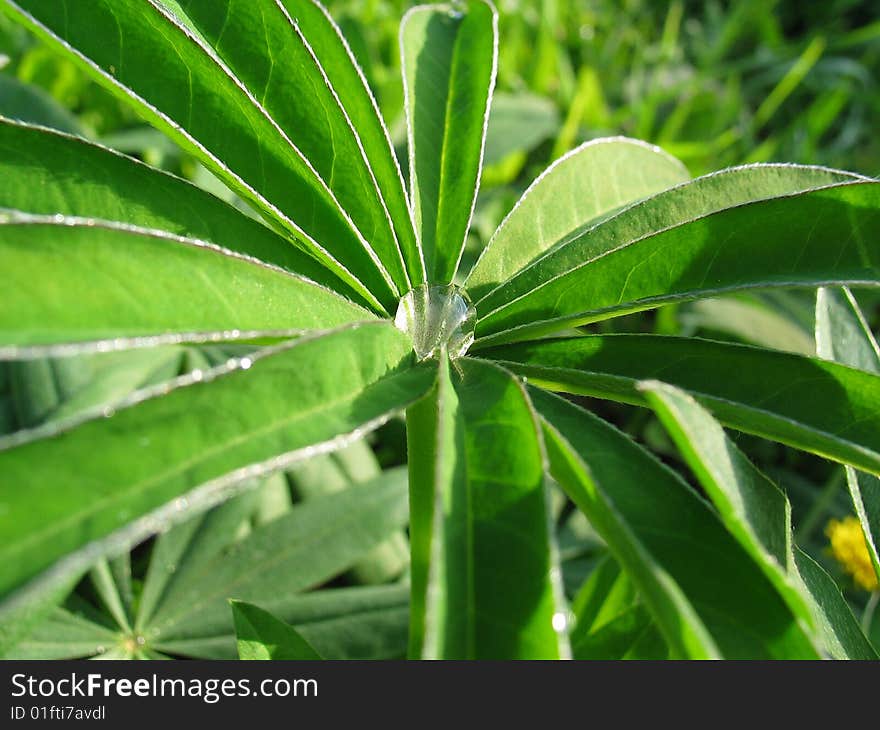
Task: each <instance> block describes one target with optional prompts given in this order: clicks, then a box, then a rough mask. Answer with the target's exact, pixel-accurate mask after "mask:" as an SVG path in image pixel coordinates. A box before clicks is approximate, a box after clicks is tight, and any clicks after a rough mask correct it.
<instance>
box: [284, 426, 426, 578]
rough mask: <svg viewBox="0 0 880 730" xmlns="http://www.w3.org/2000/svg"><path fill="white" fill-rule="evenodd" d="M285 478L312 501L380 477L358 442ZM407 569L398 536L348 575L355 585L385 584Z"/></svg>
mask: <svg viewBox="0 0 880 730" xmlns="http://www.w3.org/2000/svg"><path fill="white" fill-rule="evenodd" d="M289 474H290V475H291V478H292V481H293V490H294V492H295V493H296V494H297V495H298V496H299V497H301V498H303V499H312V498H314V497H319V496H322V495H325V494H333V493H335V492H339V491H341V490H343V489H346V488H347V487H350V486H351V485H353V484H359V483H362V482H365V481H368V480H370V479H373V478H375V477H377V476H379V474H381V467H380V465H379V462H378V460H377V459H376V457H375V455H374V454H373V450H372V449H371V448H370V446H369V445H368V444H367V443H366V442H364V441H358V442H356V443H354V444H352V445H351V446H348V447H346V448H344V449H340V450H339V451H337V452H334V453H332V454H324V455H321V456H316V457H314V458H312V459H308V460H307V461H303V462H300V463H298V464H294V465H293V466H292V467H291V469H290V471H289ZM408 565H409V543H408V542H407V540H406V535H404V533H402V532H400V533H397V534H395V535H392V536H391V538H390V539H389V540H388V541H387V542H384V543H382V544H381V545H379V546H378V547H377V548H376V549H375V550H374V551H372V552H371V553H370V554H369V555H367V556H366V557H364V559H363V560H362V561H360V562H358V563H357V565H355V566H354V568H353V569H352V571H351V572H352V577H353V578H354V580H355V582H357V583H361V584H363V583H368V584H369V583H385V582H387V581H389V580H393V579H394V578H397V577H399V576H400V574H401V573H403V571H404V570H405V569H406V568H407V567H408Z"/></svg>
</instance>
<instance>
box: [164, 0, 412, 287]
mask: <svg viewBox="0 0 880 730" xmlns="http://www.w3.org/2000/svg"><path fill="white" fill-rule="evenodd" d="M179 4H180V7H181V9H182V10H183V11H184V12H185V13H186V15H187V17H188V18H189V20H191V21H192V23H193V24H194V25H195V27H196V28H197V29H198V31H199V33H200V34H201V36H202V37H203V38H204V39H205V40H206V41H207V42H208V43H209V44H210V45H211V47H212V48H213V49H214V50H215V51H216V53H217V54H218V56H219V57H220V58H221V59H222V60H223V62H224V63H225V64H226V65H227V66H228V68H229V70H230V71H231V72H232V73H234V74H235V76H236V77H237V78H238V79H239V80H240V81H241V82H242V83H243V84H244V86H245V87H246V88H247V90H248V91H249V92H250V93H251V94H252V95H253V97H254V98H255V99H258V100H259V102H258V103H259V105H260V106H261V107H262V108H263V109H264V110H265V112H266V113H267V114H268V115H269V116H271V118H272V119H273V120H274V121H275V123H277V125H278V127H280V129H281V130H282V131H283V133H284V135H285V136H286V137H287V138H288V139H290V140H291V141H292V142H293V144H295V145H296V146H297V148H298V149H299V150H300V151H301V152H302V154H303V156H304V158H305V159H306V160H307V161H308V162H309V164H310V165H311V166H312V167H313V168H314V172H315V173H316V174H317V175H318V176H319V177H320V178H321V179H322V180H324V181H325V182H326V183H327V186H328V187H329V189H330V190H331V191H332V193H333V194H334V195H335V197H336V199H337V200H338V202H339V205H340V206H341V208H342V209H343V210H344V211H346V212H347V213H348V214H349V215H350V216H351V219H352V222H353V223H354V225H355V226H357V229H358V230H359V231H360V232H361V233H362V234H363V237H364V238H365V240H366V241H367V242H368V243H369V245H370V246H371V247H372V248H373V250H374V251H375V252H376V255H377V256H378V257H379V259H380V260H381V262H382V264H383V266H384V268H385V269H386V270H387V271H388V273H389V275H390V277H391V279H392V280H393V281H394V283H395V285H396V287H397V289H398V290H399V292H400V293H405V292H406V291H408V290H409V289H410V288H411V286H410V281H409V276H408V274H407V271H406V265H405V264H404V260H403V247H402V245H400V243H399V241H398V240H397V233H396V230H397V229H400V230H403V231H406V227H407V226H408V227H409V232H408V236H409V239H408V240H409V243H410V252H413V251H414V233H413V229H412V223H411V220H410V218H409V216H408V214H407V212H406V208H405V207H403V208H401V207H400V206H399V203H400V202H401V201H404V202H405V198H403V195H402V193H403V186H402V182H401V178H400V176H399V175H393V176H392V177H390V178H389V177H386V178H385V179H383V183H385V184H386V185H388V184H389V183H390V185H391V186H392V189H394V188H396V193H397V195H396V198H395V201H396V202H397V203H398V207H397V208H396V210H395V213H396V214H397V221H396V223H397V225H396V226H395V225H394V222H392V217H391V214H390V212H389V210H388V207H387V205H386V203H385V198H384V195H383V193H382V190H381V189H380V186H379V182H378V180H377V177H376V175H375V173H374V172H373V169H372V166H371V163H370V157H369V156H368V155H367V151H366V147H365V145H364V143H363V141H362V140H361V137H360V133H359V129H358V127H357V126H356V125H355V124H354V121H353V119H352V118H351V117H350V116H349V115H348V113H347V111H346V107H345V103H344V102H343V99H342V98H341V97H340V96H339V94H338V93H337V91H336V89H335V88H334V85H333V83H332V81H331V79H330V77H329V74H330V73H331V72H332V71H331V70H332V69H334V68H335V67H345V66H348V67H349V68H351V66H352V62H351V59H350V57H349V56H348V54H347V53H345V49H344V46H343V45H342V44H341V43H340V41H339V38H338V36H337V35H336V33H335V32H334V28H333V25H332V21H328V19H327V17H326V16H325V15H324V14H323V13H322V12H321V10H320V8H319V7H318V6H317V5H316V4H315V3H313V2H311V0H299V1H294V0H288V2H287V3H286V5H287V7H285V4H282V3H280V2H253V0H180V3H179ZM301 17H302V18H303V19H305V20H306V21H308V24H307V27H302V26H301ZM312 30H315V31H318V33H319V35H316V40H323V41H324V43H323V44H322V47H321V48H319V49H317V50H316V49H314V48H313V47H312V45H311V36H310V33H309V31H312ZM318 51H321V53H320V54H319V53H318ZM334 76H335V77H336V78H337V79H339V78H341V77H342V76H343V72H342V70H341V69H340V70H337V71H336V72H335V74H334ZM347 76H348V78H346V79H345V80H346V81H348V84H347V86H346V88H345V90H346V91H347V92H348V94H347V99H346V101H348V102H349V104H351V102H352V96H353V95H355V94H357V95H359V96H360V97H363V98H360V99H357V101H359V102H360V103H359V104H356V105H355V106H357V107H358V108H359V109H360V110H362V115H361V116H364V114H363V112H364V111H366V112H367V113H368V114H369V116H367V117H366V118H367V119H369V121H371V122H372V125H370V126H371V127H372V128H373V129H372V131H374V132H375V131H379V132H380V140H379V141H380V146H379V147H378V148H377V147H375V146H373V148H372V150H373V153H374V156H375V155H376V154H378V155H380V156H381V157H382V158H383V161H384V162H386V167H392V169H393V166H388V165H387V163H388V161H389V160H388V159H387V158H389V157H390V155H391V151H390V147H389V145H388V143H387V141H386V140H385V139H382V138H381V122H380V123H379V124H378V125H377V124H376V122H377V119H378V118H377V116H376V113H375V111H374V110H373V109H372V106H371V103H370V99H369V96H368V93H369V92H368V91H367V89H366V87H365V86H364V84H363V83H362V82H361V81H360V79H358V78H357V72H356V71H350V73H349V74H347ZM352 76H354V78H351V77H352ZM305 100H307V103H303V102H304V101H305ZM369 112H372V113H371V114H370V113H369ZM376 126H378V127H379V129H378V130H376ZM295 220H296V219H295ZM414 263H418V260H416V261H414Z"/></svg>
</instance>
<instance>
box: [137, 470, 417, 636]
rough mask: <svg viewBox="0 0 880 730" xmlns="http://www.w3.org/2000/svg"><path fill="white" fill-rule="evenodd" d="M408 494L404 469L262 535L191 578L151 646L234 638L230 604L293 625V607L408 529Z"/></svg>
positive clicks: (155, 627)
mask: <svg viewBox="0 0 880 730" xmlns="http://www.w3.org/2000/svg"><path fill="white" fill-rule="evenodd" d="M406 493H407V486H406V471H405V470H404V469H396V470H392V471H389V472H387V473H385V474H383V475H382V476H380V477H378V478H376V479H373V480H371V481H370V482H369V483H367V484H364V485H357V486H354V487H350V488H349V489H346V490H345V491H343V492H337V493H336V494H331V495H328V496H326V497H319V498H317V499H312V500H308V501H307V502H302V503H300V504H298V505H296V506H295V507H294V508H293V509H291V511H290V512H289V513H288V514H286V515H284V516H283V517H279V518H278V519H276V520H273V521H272V522H268V523H266V524H265V525H261V526H260V527H258V528H256V529H254V530H253V531H252V532H251V533H250V534H249V535H248V536H247V537H246V538H244V539H243V540H241V541H239V542H236V543H235V544H233V545H231V546H230V547H229V548H228V549H226V550H224V551H223V552H221V553H217V554H215V555H214V556H213V557H212V558H211V559H210V560H205V561H202V562H201V564H200V565H199V566H198V567H194V568H193V569H192V570H189V571H188V574H187V576H186V579H185V581H181V582H180V583H178V586H177V588H176V590H175V591H174V593H173V595H169V597H168V599H167V600H166V601H165V602H164V603H163V604H162V606H161V607H160V608H159V609H158V610H157V611H156V612H155V613H154V615H153V617H152V619H151V621H150V624H149V628H148V629H147V634H148V636H149V637H150V641H151V644H152V645H153V646H155V647H156V648H158V649H159V650H161V651H168V650H169V645H170V642H179V641H181V640H191V639H194V638H202V637H211V636H216V635H218V634H224V633H225V634H228V633H230V632H231V631H232V622H231V618H232V617H231V616H230V614H229V607H228V605H227V603H226V601H227V599H229V598H235V599H240V600H244V601H249V602H255V603H259V604H262V605H263V606H265V607H266V610H269V611H271V612H272V613H274V614H275V615H278V616H282V617H285V618H286V616H285V611H284V610H283V609H284V605H283V604H284V602H285V600H290V599H291V598H293V597H295V596H297V594H301V593H303V592H304V591H306V590H308V589H311V588H314V587H316V586H319V585H321V584H323V583H325V582H327V581H329V580H331V579H332V578H334V577H336V576H338V575H339V574H340V573H342V572H343V571H345V570H347V569H349V568H350V567H351V566H352V565H354V564H355V563H356V562H357V561H358V560H359V559H361V558H363V556H364V554H365V553H366V552H367V551H369V550H371V549H372V548H374V547H375V546H376V545H378V544H379V543H381V542H382V541H383V540H385V539H386V538H387V537H388V535H390V534H391V533H393V532H394V531H395V530H398V529H400V528H401V527H402V526H403V525H404V524H405V523H406V519H407V494H406ZM279 607H280V608H281V610H279Z"/></svg>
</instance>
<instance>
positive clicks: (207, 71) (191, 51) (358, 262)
mask: <svg viewBox="0 0 880 730" xmlns="http://www.w3.org/2000/svg"><path fill="white" fill-rule="evenodd" d="M0 9H2V10H3V11H4V12H6V13H7V14H9V15H10V16H11V17H12V18H13V19H14V20H16V21H18V22H19V23H21V24H22V25H24V26H25V27H27V28H29V29H30V30H32V31H33V32H34V33H36V34H37V36H39V37H40V38H42V39H43V40H45V41H47V42H48V43H49V44H50V45H52V46H53V47H54V48H56V49H57V50H59V51H61V52H62V53H64V54H65V56H67V57H68V58H70V59H71V60H72V61H74V62H75V63H77V64H78V65H79V66H80V67H81V68H82V69H83V70H85V71H86V72H87V73H88V74H90V75H91V76H92V77H93V78H94V79H95V80H97V81H98V82H99V83H101V84H102V85H104V86H105V87H106V88H108V89H109V90H110V91H111V92H112V93H114V94H115V95H116V96H118V97H119V98H120V99H122V100H123V101H125V102H126V103H128V104H129V105H131V106H132V108H133V109H134V110H135V111H136V112H137V113H138V114H139V115H140V116H141V117H143V118H144V119H145V120H146V121H147V122H149V123H150V124H152V125H154V126H156V127H157V128H159V129H160V130H161V131H163V132H165V133H166V134H167V135H168V136H169V137H171V139H172V140H174V141H175V142H176V143H177V144H179V145H180V146H181V147H182V148H183V149H184V150H186V151H187V152H189V153H191V154H193V155H195V156H196V158H197V159H199V160H200V161H201V162H202V163H203V164H204V165H205V166H206V167H207V168H208V169H209V170H211V172H213V173H214V174H215V175H217V176H218V177H219V178H220V179H222V180H223V181H224V182H225V183H227V184H228V185H229V186H230V187H231V188H232V189H233V190H234V191H235V192H236V193H238V194H239V195H240V196H241V197H242V198H243V199H245V200H247V201H249V202H250V203H252V204H253V205H254V206H255V207H256V208H257V210H259V211H260V212H261V213H262V214H263V215H265V216H267V217H268V218H269V219H270V220H271V221H272V222H273V224H274V225H275V226H277V227H278V228H279V229H280V230H284V231H285V232H286V234H287V235H288V236H292V237H294V238H297V239H298V240H300V241H301V242H302V243H303V245H305V246H306V247H307V248H308V249H309V250H310V251H312V252H313V253H314V254H315V255H316V256H317V257H318V258H319V259H320V260H321V261H322V262H323V263H324V264H325V265H326V266H328V267H329V268H330V269H331V270H333V271H334V273H336V274H337V275H338V276H340V277H341V278H343V279H344V280H345V281H346V282H347V283H348V284H349V285H350V286H351V287H352V288H354V289H355V290H357V291H358V292H359V293H360V294H361V296H363V297H364V299H365V300H367V301H369V302H370V303H371V304H372V305H373V306H375V307H377V309H378V310H379V311H381V310H382V309H383V308H384V309H385V310H386V311H392V308H393V306H394V305H395V304H396V299H397V296H398V292H397V291H396V287H395V286H394V284H393V282H392V281H391V279H390V277H389V276H388V273H387V271H385V269H384V267H383V266H382V264H381V262H380V261H379V259H378V257H377V256H376V254H375V252H374V251H373V250H372V249H371V248H370V246H369V244H368V243H367V241H366V240H365V238H364V233H363V232H361V231H359V230H358V229H357V227H356V226H355V225H354V223H353V222H352V220H351V218H350V216H349V215H348V214H347V213H346V212H345V211H344V210H343V208H342V207H341V206H340V203H339V200H338V199H337V198H336V196H335V195H334V193H333V192H332V190H331V189H330V187H329V186H328V184H327V182H326V181H325V180H323V179H322V178H321V177H320V176H319V175H318V173H317V172H316V171H315V168H314V166H313V165H312V164H311V163H310V162H309V160H307V159H306V158H305V156H304V155H303V153H302V151H301V150H299V149H298V148H297V147H296V146H295V143H294V141H293V140H291V139H290V138H289V137H288V136H287V135H286V134H285V133H284V132H283V130H282V129H281V127H280V126H279V125H278V122H277V121H276V120H275V119H274V118H273V117H272V115H271V114H270V113H269V112H268V111H267V109H266V108H265V106H264V105H263V104H262V103H261V101H260V99H258V98H257V96H255V95H254V94H253V93H252V92H251V91H250V90H249V89H248V88H247V86H246V85H245V84H244V83H243V82H242V80H241V79H238V78H237V77H236V76H235V75H234V73H233V72H232V70H231V69H230V68H229V67H228V65H227V64H225V63H224V61H223V60H222V59H221V58H220V57H219V56H218V55H217V53H216V52H215V51H214V50H213V49H211V48H210V47H209V46H208V45H207V44H206V42H205V41H204V39H202V38H200V37H199V36H198V35H197V34H196V33H194V32H193V31H192V29H191V28H188V27H187V25H186V24H185V23H184V22H182V20H181V18H180V16H179V15H177V14H175V13H174V12H172V11H170V10H169V9H168V8H166V7H165V6H164V5H163V4H161V3H160V2H158V0H142V1H140V2H130V1H129V2H118V0H93V1H92V2H89V3H87V4H86V5H83V4H82V3H79V2H72V0H59V1H58V2H54V1H53V2H45V0H15V1H13V0H3V2H2V3H0ZM300 93H303V94H310V93H311V90H310V89H302V90H300Z"/></svg>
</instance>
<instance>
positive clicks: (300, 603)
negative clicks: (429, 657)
mask: <svg viewBox="0 0 880 730" xmlns="http://www.w3.org/2000/svg"><path fill="white" fill-rule="evenodd" d="M408 595H409V586H407V585H401V584H397V585H385V586H366V587H356V588H330V589H325V590H319V591H311V592H309V593H298V594H295V595H292V596H284V597H278V596H277V595H276V597H275V599H276V600H274V601H271V604H270V603H267V604H265V605H269V606H270V608H271V609H272V613H273V614H274V615H276V616H279V617H280V618H281V619H283V620H284V621H285V622H286V623H288V624H293V625H295V626H296V627H297V630H298V631H299V633H300V634H302V636H303V638H305V639H306V640H307V641H308V642H309V644H311V645H312V646H313V647H315V649H316V650H317V651H318V653H319V654H320V655H321V656H323V657H326V658H328V659H401V658H403V656H404V654H405V653H406V632H407V619H408V618H409V607H408V600H407V599H408ZM231 630H232V626H231V622H230V627H229V631H231ZM162 646H163V647H164V648H165V650H166V651H169V652H172V653H174V654H178V655H181V656H190V657H195V658H202V659H234V658H235V657H236V647H235V637H234V636H233V635H232V634H231V633H223V634H218V635H215V636H207V637H195V638H181V639H173V640H171V639H168V640H165V641H164V642H163V644H162Z"/></svg>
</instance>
